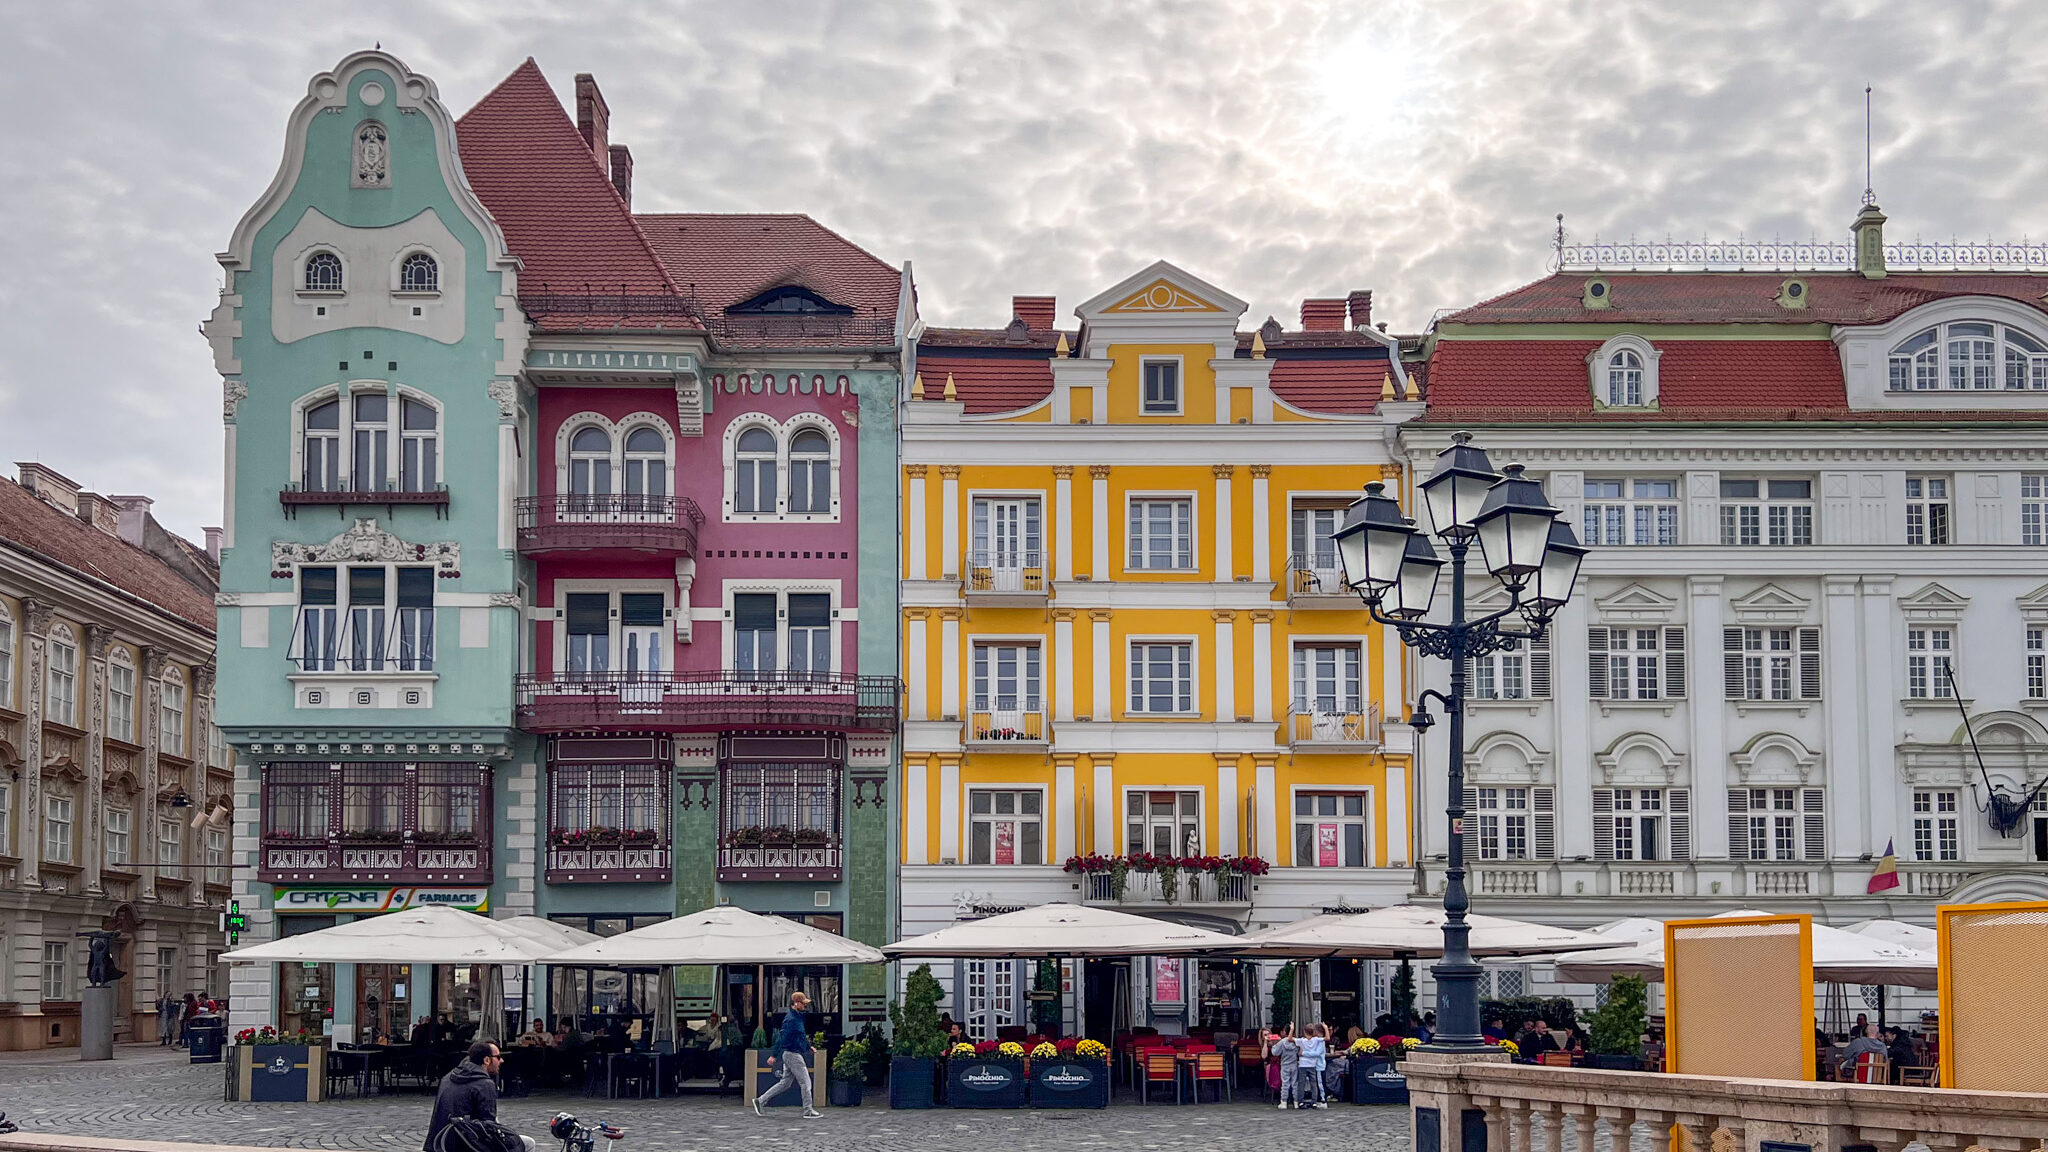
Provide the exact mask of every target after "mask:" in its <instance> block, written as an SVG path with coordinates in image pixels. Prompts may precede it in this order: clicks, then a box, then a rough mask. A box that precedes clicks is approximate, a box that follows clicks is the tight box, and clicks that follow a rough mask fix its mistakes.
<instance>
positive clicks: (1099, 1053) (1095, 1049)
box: [1074, 1040, 1109, 1060]
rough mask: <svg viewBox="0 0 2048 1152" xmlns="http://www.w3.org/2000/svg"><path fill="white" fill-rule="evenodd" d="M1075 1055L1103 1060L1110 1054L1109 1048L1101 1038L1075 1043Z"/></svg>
mask: <svg viewBox="0 0 2048 1152" xmlns="http://www.w3.org/2000/svg"><path fill="white" fill-rule="evenodd" d="M1074 1055H1076V1056H1081V1057H1085V1058H1087V1059H1089V1060H1101V1059H1104V1058H1106V1057H1108V1055H1109V1049H1108V1047H1106V1046H1105V1045H1104V1044H1103V1043H1102V1041H1100V1040H1083V1041H1081V1042H1080V1043H1079V1044H1076V1045H1074Z"/></svg>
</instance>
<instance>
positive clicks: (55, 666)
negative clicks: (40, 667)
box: [43, 624, 78, 728]
mask: <svg viewBox="0 0 2048 1152" xmlns="http://www.w3.org/2000/svg"><path fill="white" fill-rule="evenodd" d="M43 711H44V713H45V714H46V715H47V716H48V718H49V720H50V721H51V722H52V723H56V724H62V725H64V726H65V727H66V728H71V727H75V726H77V724H78V639H77V637H76V636H74V635H73V634H72V632H71V629H70V628H69V627H68V626H66V625H63V624H59V625H57V626H56V627H55V628H53V629H51V630H50V672H49V683H48V684H47V685H46V686H45V689H44V696H43Z"/></svg>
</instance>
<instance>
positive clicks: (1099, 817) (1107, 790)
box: [1091, 752, 1124, 856]
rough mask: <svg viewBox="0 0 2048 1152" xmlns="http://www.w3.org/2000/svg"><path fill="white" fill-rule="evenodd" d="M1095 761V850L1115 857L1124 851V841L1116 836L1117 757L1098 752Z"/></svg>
mask: <svg viewBox="0 0 2048 1152" xmlns="http://www.w3.org/2000/svg"><path fill="white" fill-rule="evenodd" d="M1091 759H1093V760H1094V761H1095V843H1094V845H1093V850H1094V852H1095V853H1096V854H1098V855H1102V856H1114V855H1117V854H1118V853H1121V852H1122V851H1123V850H1124V845H1123V841H1122V840H1121V839H1120V838H1119V837H1118V836H1117V834H1116V813H1117V796H1116V757H1115V756H1112V755H1110V754H1109V753H1107V752H1098V753H1096V754H1095V755H1094V756H1093V757H1091Z"/></svg>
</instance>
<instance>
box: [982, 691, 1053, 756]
mask: <svg viewBox="0 0 2048 1152" xmlns="http://www.w3.org/2000/svg"><path fill="white" fill-rule="evenodd" d="M997 703H998V704H1000V703H1001V701H997ZM1049 738H1050V737H1049V735H1048V732H1047V725H1046V723H1045V713H1044V712H1042V711H1040V710H1039V709H1037V708H1032V709H1029V710H1025V709H1022V708H1002V707H996V708H990V709H977V710H975V711H973V712H970V713H968V714H967V743H969V744H973V745H977V746H981V747H986V748H1003V747H1006V746H1012V747H1017V748H1019V749H1020V750H1022V749H1023V748H1036V747H1039V746H1042V745H1043V744H1044V743H1045V742H1046V741H1047V740H1048V739H1049Z"/></svg>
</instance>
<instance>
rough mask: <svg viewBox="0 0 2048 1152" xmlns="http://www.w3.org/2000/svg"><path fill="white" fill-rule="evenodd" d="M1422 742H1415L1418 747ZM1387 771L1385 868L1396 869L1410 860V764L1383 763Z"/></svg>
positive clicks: (1388, 761) (1389, 761)
mask: <svg viewBox="0 0 2048 1152" xmlns="http://www.w3.org/2000/svg"><path fill="white" fill-rule="evenodd" d="M1421 743H1422V742H1421V741H1420V740H1417V741H1416V742H1415V744H1416V745H1417V746H1419V745H1420V744H1421ZM1383 763H1385V765H1386V771H1387V789H1386V792H1387V867H1389V868H1397V867H1399V866H1401V865H1403V864H1406V863H1408V861H1409V860H1410V859H1411V858H1412V857H1411V854H1410V852H1409V844H1408V820H1409V817H1408V773H1409V772H1410V771H1411V770H1412V766H1413V760H1412V756H1411V760H1410V763H1408V764H1397V763H1395V762H1393V761H1391V760H1387V761H1383Z"/></svg>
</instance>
